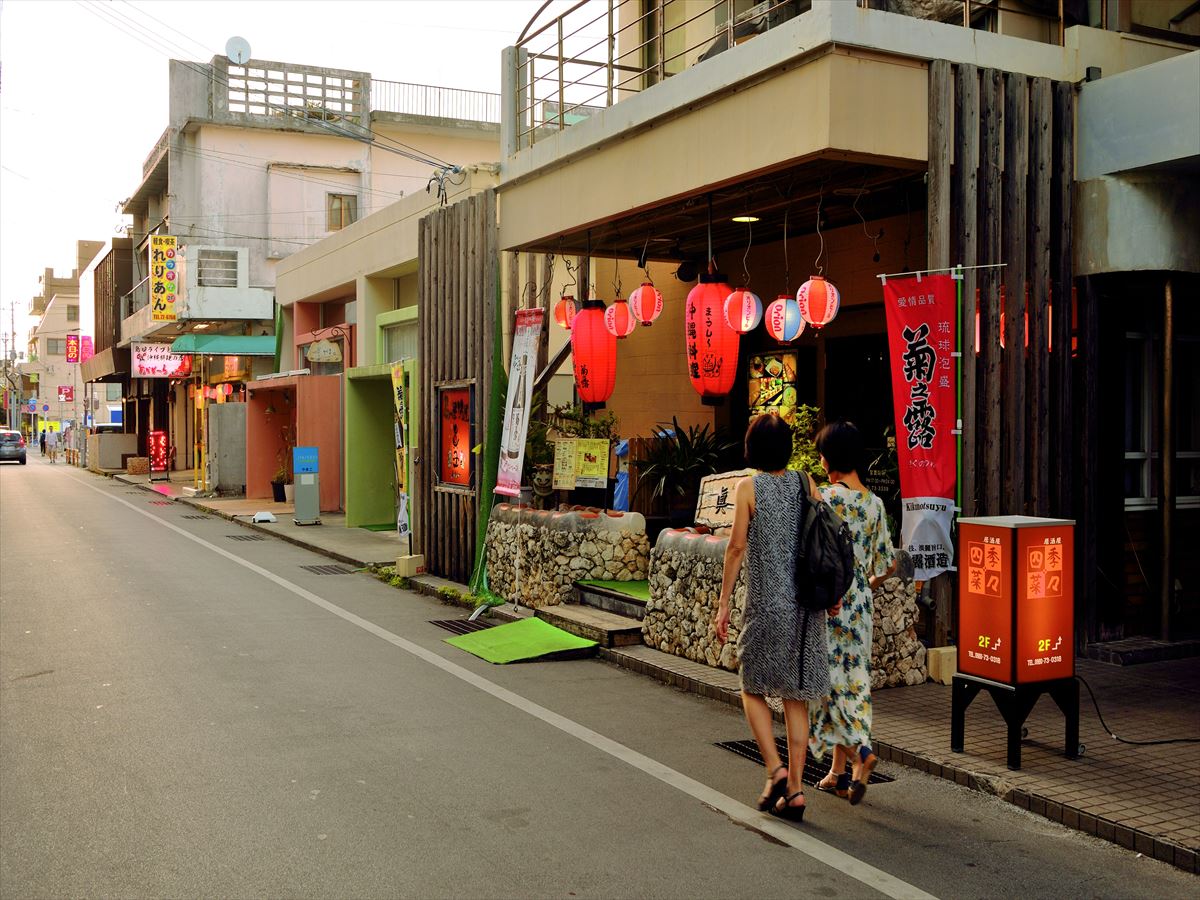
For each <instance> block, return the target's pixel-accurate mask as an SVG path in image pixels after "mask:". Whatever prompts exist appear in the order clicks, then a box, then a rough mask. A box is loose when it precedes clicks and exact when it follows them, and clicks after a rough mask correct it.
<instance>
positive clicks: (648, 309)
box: [629, 281, 663, 325]
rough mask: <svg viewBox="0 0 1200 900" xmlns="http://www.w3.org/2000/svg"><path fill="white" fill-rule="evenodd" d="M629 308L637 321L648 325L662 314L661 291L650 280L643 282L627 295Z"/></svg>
mask: <svg viewBox="0 0 1200 900" xmlns="http://www.w3.org/2000/svg"><path fill="white" fill-rule="evenodd" d="M629 309H630V311H631V312H632V313H633V317H634V318H635V319H636V320H637V321H638V322H640V323H641V324H643V325H649V324H650V323H651V322H653V321H654V320H655V319H657V318H658V317H659V315H661V314H662V310H663V295H662V292H661V291H660V290H659V289H658V288H656V287H655V286H654V285H652V284H651V283H650V282H648V281H646V282H643V283H642V285H641V286H640V287H636V288H634V289H633V293H632V294H630V295H629Z"/></svg>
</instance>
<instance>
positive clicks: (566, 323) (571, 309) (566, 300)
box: [554, 295, 578, 331]
mask: <svg viewBox="0 0 1200 900" xmlns="http://www.w3.org/2000/svg"><path fill="white" fill-rule="evenodd" d="M577 311H578V307H577V306H576V305H575V298H574V297H572V296H570V295H568V296H566V297H563V298H562V299H561V300H559V301H558V302H557V303H555V304H554V321H555V322H557V323H558V324H559V325H560V326H562V327H563V328H565V329H566V330H567V331H570V330H571V323H572V322H573V321H575V313H576V312H577Z"/></svg>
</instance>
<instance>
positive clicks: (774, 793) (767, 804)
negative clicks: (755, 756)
mask: <svg viewBox="0 0 1200 900" xmlns="http://www.w3.org/2000/svg"><path fill="white" fill-rule="evenodd" d="M781 770H782V771H783V772H784V776H783V777H782V778H780V779H778V780H772V781H771V786H770V787H769V788H768V789H767V792H766V793H765V794H761V795H760V796H759V798H758V811H759V812H770V811H771V810H773V809H774V808H775V804H776V803H778V802H779V798H780V797H782V796H783V795H784V794H786V793H787V766H786V765H783V764H782V763H781V764H780V765H778V766H776V767H775V768H774V769H772V770H771V774H770V775H768V776H767V777H768V778H770V779H774V778H775V776H776V775H777V774H778V773H779V772H780V771H781Z"/></svg>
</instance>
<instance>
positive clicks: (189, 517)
mask: <svg viewBox="0 0 1200 900" xmlns="http://www.w3.org/2000/svg"><path fill="white" fill-rule="evenodd" d="M183 518H185V519H207V518H208V516H203V515H200V516H184V517H183Z"/></svg>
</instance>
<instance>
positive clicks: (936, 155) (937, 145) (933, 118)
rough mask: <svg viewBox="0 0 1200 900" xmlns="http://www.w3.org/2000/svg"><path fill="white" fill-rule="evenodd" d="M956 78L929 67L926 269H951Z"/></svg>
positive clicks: (940, 63) (935, 63)
mask: <svg viewBox="0 0 1200 900" xmlns="http://www.w3.org/2000/svg"><path fill="white" fill-rule="evenodd" d="M953 103H954V78H953V72H952V70H951V68H950V62H949V61H948V60H945V59H935V60H932V61H931V62H930V63H929V188H928V190H929V208H928V212H927V222H928V227H927V235H926V245H927V247H928V252H927V259H926V263H925V264H926V266H927V267H928V268H930V269H941V268H945V267H947V266H949V265H950V145H951V141H952V137H953V136H952V132H951V116H952V114H953Z"/></svg>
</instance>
